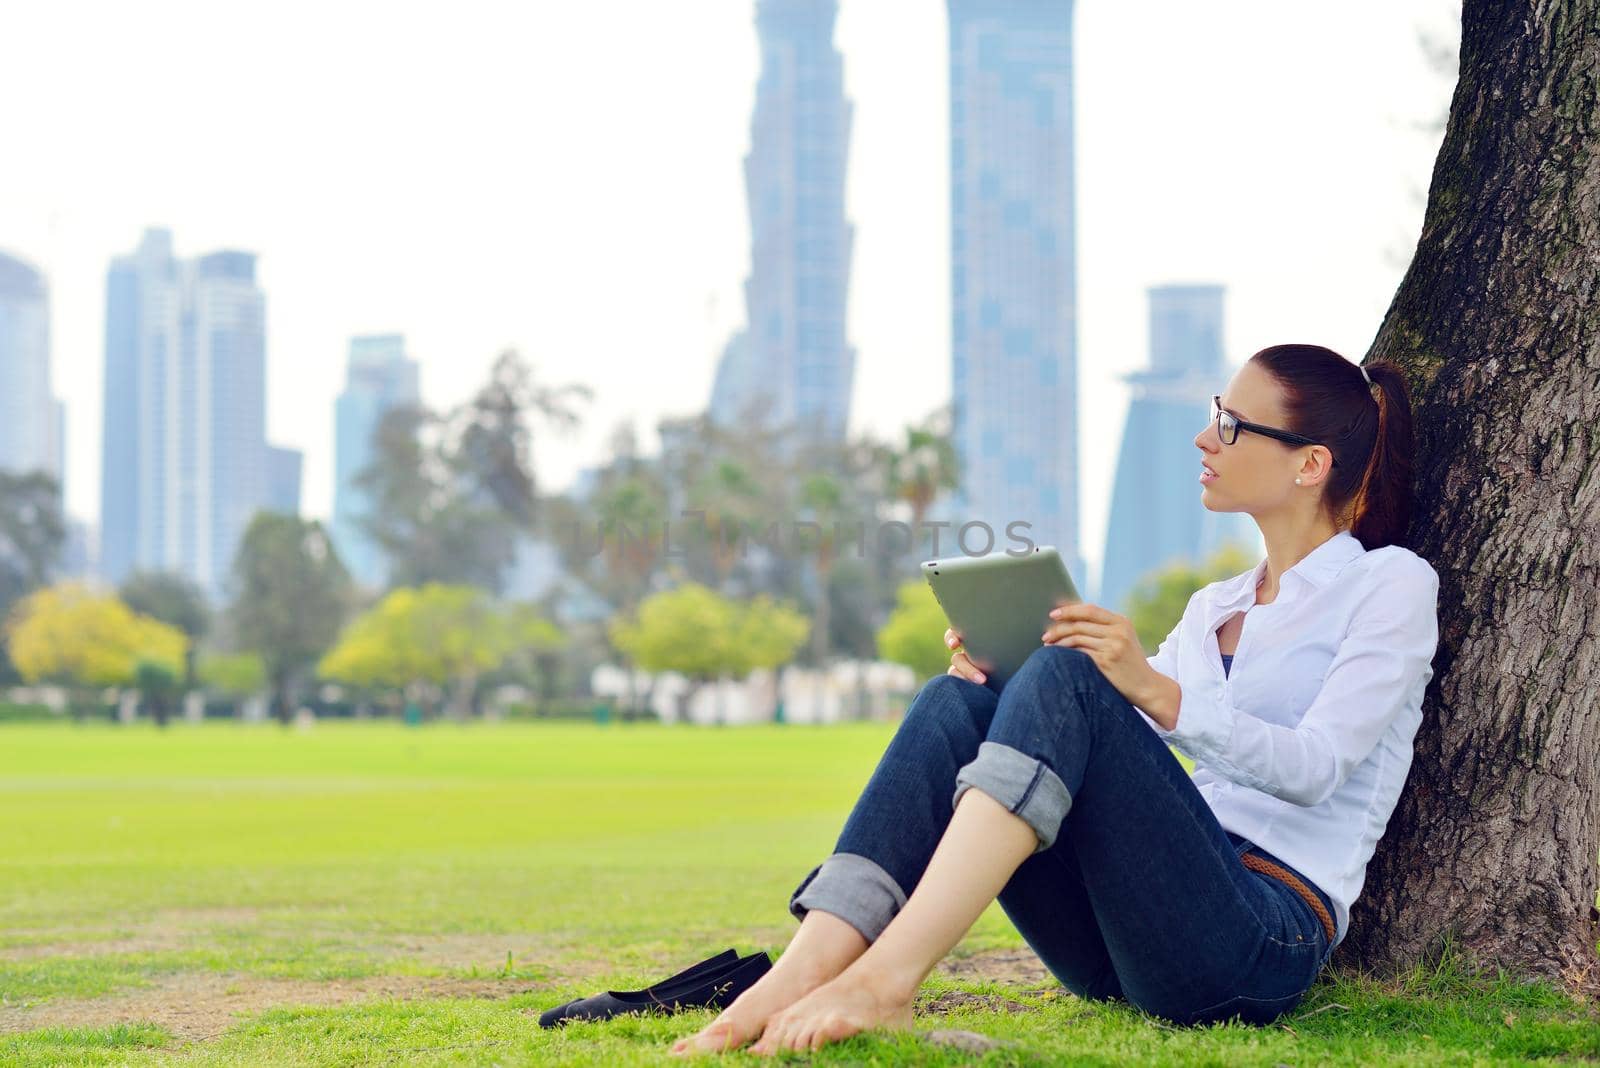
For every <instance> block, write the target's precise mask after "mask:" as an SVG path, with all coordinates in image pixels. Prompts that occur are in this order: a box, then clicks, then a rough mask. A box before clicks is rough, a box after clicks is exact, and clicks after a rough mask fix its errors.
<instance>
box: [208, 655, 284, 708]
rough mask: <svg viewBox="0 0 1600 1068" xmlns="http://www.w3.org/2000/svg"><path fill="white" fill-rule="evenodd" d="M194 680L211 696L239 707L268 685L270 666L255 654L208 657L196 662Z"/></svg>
mask: <svg viewBox="0 0 1600 1068" xmlns="http://www.w3.org/2000/svg"><path fill="white" fill-rule="evenodd" d="M195 678H196V680H197V681H198V682H199V683H200V685H201V686H204V687H205V688H206V690H208V691H209V692H211V693H213V694H216V695H217V696H218V697H221V698H222V699H223V700H225V701H229V702H232V703H234V704H237V703H238V702H240V701H243V700H244V699H245V698H248V697H251V696H253V695H255V694H258V693H260V692H261V691H262V690H263V689H265V688H266V685H267V666H266V664H264V663H263V662H262V660H261V657H259V656H258V655H256V654H255V653H206V654H204V655H202V656H200V657H198V658H197V660H196V663H195Z"/></svg>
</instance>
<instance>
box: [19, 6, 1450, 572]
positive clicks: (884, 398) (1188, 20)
mask: <svg viewBox="0 0 1600 1068" xmlns="http://www.w3.org/2000/svg"><path fill="white" fill-rule="evenodd" d="M0 22H3V25H4V27H5V29H4V32H3V33H0V100H4V101H6V106H5V108H4V112H3V117H0V247H3V248H6V249H7V250H8V251H11V252H13V253H16V254H19V255H21V256H23V257H25V258H27V259H30V260H32V261H33V262H34V263H35V264H37V265H38V266H40V267H41V268H42V269H44V270H45V271H46V272H47V274H48V275H49V277H50V283H51V289H52V301H53V304H52V329H53V341H54V361H55V365H54V379H55V383H56V389H57V392H58V393H59V394H60V395H61V396H62V397H64V399H65V400H66V402H67V406H68V420H69V438H68V507H69V510H70V511H71V512H72V513H73V514H74V515H77V516H80V517H84V518H88V519H91V520H92V519H93V518H94V517H95V516H96V515H97V513H98V510H99V467H100V409H101V399H102V398H101V392H100V391H101V378H102V361H103V342H102V331H103V319H104V301H105V295H104V275H105V268H106V265H107V263H108V261H109V259H110V257H111V256H113V255H115V254H117V253H119V252H123V251H127V250H129V249H131V248H132V247H133V245H134V244H135V243H136V241H137V240H138V237H139V234H140V232H141V230H142V229H143V228H144V227H145V226H147V225H165V226H169V227H171V228H172V229H173V230H174V233H175V238H176V242H177V248H178V253H179V254H180V255H183V256H191V255H195V254H198V253H202V252H206V251H210V250H212V249H215V248H220V247H232V248H243V249H248V250H252V251H255V252H257V253H259V255H260V277H261V281H262V284H263V286H264V288H265V289H266V293H267V315H268V339H267V346H268V365H269V366H268V392H269V397H268V428H269V437H270V438H271V440H272V441H273V442H274V443H276V444H282V445H288V446H293V447H297V448H301V449H304V450H305V452H306V468H305V501H304V503H305V507H306V510H307V511H308V512H309V513H310V514H313V515H322V516H325V515H326V514H327V513H328V512H329V510H330V507H331V503H332V468H333V400H334V397H335V395H336V394H337V393H338V392H339V390H340V388H341V387H342V382H343V369H344V361H345V352H346V345H347V343H348V339H349V337H350V335H352V334H355V333H366V332H391V331H397V332H403V333H404V334H406V336H407V338H408V340H409V343H410V346H411V349H412V352H413V355H415V356H416V357H417V358H418V359H419V360H420V361H421V363H422V389H423V394H424V398H425V400H426V401H428V402H429V403H431V404H434V405H438V406H446V405H450V404H453V403H456V402H457V401H459V400H461V399H463V398H464V397H466V396H467V395H468V394H469V393H470V392H471V391H472V389H473V388H474V387H475V386H476V385H477V384H478V382H479V381H480V380H481V378H482V377H483V375H484V373H485V371H486V369H487V367H488V365H489V363H490V362H491V361H492V359H493V357H494V356H495V355H496V353H497V352H498V351H499V350H500V349H502V348H504V347H506V346H516V347H518V348H520V349H522V350H523V351H524V352H525V353H527V354H528V355H529V356H530V357H531V358H532V359H533V360H534V362H535V364H536V367H537V369H538V370H539V372H540V373H541V374H542V375H543V376H544V377H545V378H546V379H547V380H550V381H583V382H588V383H589V384H591V385H592V386H594V387H595V388H596V390H597V394H598V396H597V402H596V403H595V404H594V405H593V406H592V407H591V409H590V417H589V418H588V420H587V423H586V425H585V428H584V430H583V431H582V432H581V434H579V435H578V436H576V437H574V438H572V439H570V440H566V441H557V440H547V441H544V442H542V443H541V444H540V445H539V447H538V454H537V459H536V464H537V470H538V474H539V477H540V479H541V481H542V482H543V484H544V485H545V486H546V487H547V488H558V487H561V486H563V485H565V484H566V483H567V482H568V481H569V480H570V479H571V477H572V476H573V474H575V473H576V471H577V470H578V469H579V468H581V467H583V466H587V465H589V464H592V463H594V462H597V461H598V460H599V459H601V458H602V456H603V454H604V442H605V441H606V439H607V438H608V437H609V434H610V432H611V430H612V428H614V427H615V425H616V424H617V423H618V422H619V421H622V420H632V421H634V422H635V424H636V426H637V427H638V430H639V436H640V441H641V443H643V445H644V447H645V449H646V450H647V451H652V452H653V451H654V450H655V447H656V437H655V434H654V422H655V419H656V418H657V417H659V416H661V415H663V414H684V413H688V412H692V411H696V410H699V409H700V408H702V407H703V406H704V404H705V402H706V400H707V398H708V397H709V394H710V387H711V380H712V374H713V371H714V368H715V364H716V358H717V356H718V354H719V353H720V351H721V347H722V343H723V341H724V340H725V339H726V337H727V336H728V334H729V333H730V332H731V331H732V330H734V329H735V328H736V327H737V326H738V325H739V323H740V322H741V321H742V318H743V314H744V309H743V297H742V291H741V286H742V282H743V279H744V276H745V273H746V269H747V263H748V258H749V256H748V247H747V246H748V226H747V222H746V217H745V199H744V188H743V175H742V160H743V156H744V153H745V150H746V148H747V146H748V144H749V129H750V112H751V107H752V104H753V99H754V89H755V78H756V73H757V71H756V65H757V51H756V38H755V28H754V4H753V0H692V2H685V3H673V4H668V3H662V2H660V0H584V2H583V3H578V4H572V3H555V2H549V0H546V2H541V3H520V2H507V3H501V4H492V3H483V2H460V0H458V2H457V3H454V4H451V5H449V6H448V7H446V6H443V5H437V4H420V3H411V2H398V0H385V2H382V3H369V2H361V3H356V2H339V3H328V2H326V0H324V2H320V3H306V2H302V0H293V2H288V0H277V2H273V3H270V4H268V3H257V4H239V3H222V2H218V0H199V2H190V0H145V2H143V3H139V4H128V3H105V4H93V3H86V2H83V0H52V2H51V3H27V2H25V0H0ZM1419 26H1422V27H1427V28H1430V29H1432V30H1433V31H1435V32H1436V33H1437V34H1439V35H1442V36H1443V37H1444V38H1445V39H1447V40H1449V39H1452V38H1453V35H1454V33H1455V25H1454V20H1453V16H1452V9H1451V7H1450V5H1449V4H1448V2H1447V0H1351V2H1348V3H1343V4H1335V5H1330V4H1312V3H1284V2H1282V0H1219V2H1215V3H1206V4H1197V3H1194V2H1193V0H1143V2H1140V3H1128V2H1119V0H1081V2H1080V4H1079V10H1078V13H1077V17H1076V30H1077V70H1076V89H1077V118H1078V145H1077V155H1078V168H1079V171H1078V174H1079V188H1078V219H1079V234H1078V276H1079V293H1078V303H1079V320H1080V328H1079V335H1078V342H1079V357H1078V359H1079V367H1078V381H1079V388H1080V414H1081V417H1082V422H1081V425H1080V429H1079V434H1080V444H1081V453H1082V457H1083V470H1082V479H1083V485H1082V488H1081V491H1080V502H1081V508H1082V521H1083V528H1082V531H1081V534H1080V537H1081V539H1082V549H1083V552H1084V555H1085V556H1087V557H1088V558H1089V560H1090V561H1091V564H1092V565H1093V566H1094V568H1095V569H1096V571H1097V570H1098V562H1099V558H1100V555H1101V548H1102V544H1103V541H1104V537H1105V522H1106V513H1107V509H1108V507H1109V496H1110V486H1111V478H1112V473H1113V468H1114V465H1115V461H1116V455H1115V453H1116V444H1117V441H1118V437H1119V435H1120V432H1121V427H1122V421H1123V418H1124V414H1125V411H1126V400H1127V391H1126V389H1125V387H1124V386H1122V385H1121V383H1120V382H1119V375H1121V374H1122V373H1124V372H1125V371H1128V370H1131V369H1134V368H1135V367H1137V366H1140V365H1142V364H1143V363H1144V361H1145V359H1146V324H1145V295H1144V288H1145V287H1146V286H1148V285H1152V284H1158V283H1163V282H1172V281H1218V282H1222V283H1225V284H1226V285H1227V286H1228V287H1229V294H1228V330H1227V341H1228V349H1229V356H1230V359H1231V360H1232V361H1234V362H1238V361H1241V360H1243V359H1244V358H1246V357H1247V356H1248V355H1249V354H1250V353H1251V352H1254V351H1255V350H1256V349H1259V348H1261V347H1263V346H1265V345H1268V344H1274V343H1278V342H1284V341H1311V342H1316V343H1320V344H1325V345H1329V346H1331V347H1333V348H1335V349H1338V350H1339V351H1341V352H1343V353H1344V354H1345V355H1346V356H1348V357H1350V358H1352V359H1358V358H1360V356H1361V355H1363V354H1364V352H1365V350H1366V347H1367V345H1368V343H1369V342H1370V341H1371V338H1372V336H1373V334H1374V332H1375V331H1376V329H1377V326H1378V323H1379V321H1380V319H1381V318H1382V315H1383V313H1384V311H1385V309H1386V308H1387V306H1388V303H1389V299H1390V298H1391V296H1392V295H1393V292H1394V288H1395V285H1396V284H1397V283H1398V281H1399V278H1400V275H1401V273H1402V271H1403V266H1404V262H1405V260H1406V259H1407V258H1409V254H1410V250H1411V248H1412V246H1413V244H1414V241H1415V238H1416V234H1417V231H1418V229H1419V227H1420V224H1421V214H1422V199H1421V197H1422V194H1423V192H1424V191H1425V190H1426V188H1427V181H1428V175H1429V172H1430V170H1431V167H1432V161H1433V154H1434V152H1435V150H1436V147H1437V135H1434V134H1429V133H1426V132H1423V131H1420V130H1418V129H1417V128H1416V124H1418V123H1425V122H1426V121H1427V120H1429V119H1431V118H1433V117H1434V116H1435V115H1438V114H1442V112H1443V109H1444V107H1445V106H1446V104H1447V102H1448V98H1449V92H1450V88H1451V87H1450V86H1449V84H1448V83H1446V82H1445V81H1443V80H1442V79H1441V77H1440V76H1439V75H1438V74H1437V73H1435V72H1433V71H1431V70H1430V69H1429V68H1428V65H1427V63H1426V60H1425V58H1424V55H1423V52H1422V50H1421V49H1420V48H1419V46H1418V43H1417V30H1418V27H1419ZM837 40H838V42H839V45H840V47H841V49H842V51H843V53H844V57H845V77H846V88H847V92H848V93H849V95H850V96H851V97H852V98H853V100H854V101H855V108H856V125H855V131H854V138H853V141H852V144H851V148H850V178H849V188H848V198H847V199H848V210H849V214H850V217H851V219H852V221H853V222H854V223H855V226H856V230H857V246H856V259H855V264H854V272H853V277H852V287H851V294H850V316H849V328H850V336H851V339H852V341H853V342H854V343H855V345H856V346H857V348H858V350H859V357H858V363H857V373H856V384H855V396H854V398H853V415H852V423H853V426H854V428H855V429H858V430H859V429H871V430H873V431H875V432H877V433H879V434H880V435H888V434H892V433H895V432H896V431H897V429H898V428H899V427H900V426H902V425H904V424H905V423H906V422H908V421H911V420H914V419H917V418H920V417H921V416H922V415H924V414H925V413H926V412H927V411H929V410H931V409H932V408H934V407H936V406H937V405H939V404H942V403H944V402H945V401H946V400H948V397H949V388H950V387H949V382H950V371H949V360H950V355H949V248H948V245H949V224H948V211H949V176H948V168H947V158H948V141H947V132H946V124H945V120H946V115H947V108H948V87H947V84H946V77H947V72H946V66H945V60H946V55H945V47H946V29H945V19H944V5H943V3H942V2H940V0H842V3H841V10H840V18H839V24H838V33H837ZM1221 386H1222V383H1220V382H1219V383H1218V388H1219V389H1220V387H1221ZM1197 403H1199V402H1198V401H1197ZM1195 429H1196V430H1197V431H1198V430H1199V427H1198V426H1197V427H1196V428H1195ZM1195 493H1196V507H1199V503H1198V498H1199V487H1198V485H1197V486H1196V490H1195Z"/></svg>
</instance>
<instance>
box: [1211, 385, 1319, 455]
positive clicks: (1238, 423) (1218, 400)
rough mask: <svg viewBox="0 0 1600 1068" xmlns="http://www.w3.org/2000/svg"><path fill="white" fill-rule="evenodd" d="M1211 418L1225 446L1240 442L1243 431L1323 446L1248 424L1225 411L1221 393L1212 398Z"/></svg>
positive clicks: (1274, 429) (1296, 443)
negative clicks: (1240, 433) (1240, 434)
mask: <svg viewBox="0 0 1600 1068" xmlns="http://www.w3.org/2000/svg"><path fill="white" fill-rule="evenodd" d="M1211 418H1212V421H1214V422H1215V423H1216V424H1217V437H1219V438H1221V439H1222V443H1223V444H1224V445H1232V444H1233V443H1234V442H1235V441H1238V440H1239V431H1241V430H1248V431H1251V432H1252V433H1255V434H1262V435H1264V436H1266V437H1269V438H1277V439H1278V440H1279V441H1287V442H1288V443H1289V444H1290V445H1320V444H1322V443H1321V442H1320V441H1312V440H1311V439H1310V438H1308V437H1304V436H1302V435H1300V434H1293V433H1290V432H1289V431H1287V430H1279V429H1278V428H1277V427H1270V426H1262V425H1261V424H1260V423H1251V422H1246V421H1245V420H1243V419H1240V418H1239V417H1238V416H1236V415H1234V414H1233V413H1231V412H1228V411H1225V410H1223V407H1222V394H1220V393H1218V394H1216V395H1215V396H1213V397H1212V398H1211ZM1329 456H1330V457H1331V460H1330V462H1331V463H1332V465H1333V466H1334V467H1338V466H1339V460H1338V458H1337V457H1333V455H1332V453H1331V452H1330V453H1329Z"/></svg>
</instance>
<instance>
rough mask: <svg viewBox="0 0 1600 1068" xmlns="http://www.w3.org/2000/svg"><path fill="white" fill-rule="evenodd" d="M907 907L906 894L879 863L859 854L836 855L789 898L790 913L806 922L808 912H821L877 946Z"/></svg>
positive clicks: (822, 864) (805, 879)
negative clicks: (818, 910) (814, 910)
mask: <svg viewBox="0 0 1600 1068" xmlns="http://www.w3.org/2000/svg"><path fill="white" fill-rule="evenodd" d="M905 903H906V895H905V891H904V890H902V889H900V884H899V883H897V882H895V881H894V877H893V876H891V875H890V874H889V873H888V872H886V871H884V870H883V868H881V867H880V866H879V865H878V864H877V863H876V862H874V861H871V860H868V859H867V858H866V857H863V856H860V855H858V854H856V853H835V854H833V855H832V856H831V857H829V858H828V859H827V860H824V861H823V862H822V863H821V864H819V865H817V866H816V867H815V868H812V869H811V873H810V874H809V875H807V876H806V877H805V878H804V879H803V880H801V882H800V885H799V886H798V887H796V888H795V892H794V893H793V894H792V895H790V897H789V913H790V915H792V916H794V918H795V919H797V920H803V919H805V915H806V913H807V912H809V911H811V910H812V909H821V910H822V911H823V912H828V913H832V914H833V915H835V916H837V917H839V918H840V919H841V920H843V921H844V922H846V923H848V924H849V925H850V926H851V927H854V928H855V929H856V930H857V931H860V932H861V935H862V937H863V938H865V939H866V940H867V941H868V942H875V941H877V939H878V936H879V935H880V934H882V933H883V929H884V928H885V927H887V926H889V921H890V920H892V919H894V917H895V913H897V912H899V911H900V909H901V908H902V907H904V906H905Z"/></svg>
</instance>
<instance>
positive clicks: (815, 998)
mask: <svg viewBox="0 0 1600 1068" xmlns="http://www.w3.org/2000/svg"><path fill="white" fill-rule="evenodd" d="M890 989H891V988H890V987H889V986H888V985H887V984H881V983H875V982H873V981H872V979H871V977H870V976H869V975H867V974H866V973H864V972H861V971H860V970H859V969H847V970H846V971H845V972H844V973H843V974H842V975H840V976H839V977H838V978H837V979H834V980H833V981H832V982H829V983H825V984H823V985H822V986H819V987H817V989H815V990H813V991H812V992H811V993H810V994H807V995H806V996H805V997H803V998H801V999H800V1000H799V1001H796V1002H795V1003H794V1004H793V1005H790V1006H789V1007H788V1008H787V1009H784V1010H782V1011H781V1012H776V1013H774V1014H773V1015H772V1018H771V1019H770V1020H768V1021H767V1027H766V1030H765V1031H764V1032H762V1035H761V1041H759V1042H757V1043H756V1044H755V1045H753V1046H751V1047H750V1052H752V1053H761V1054H767V1053H777V1052H779V1051H780V1050H786V1049H792V1050H814V1049H820V1048H821V1047H822V1046H825V1045H827V1044H828V1043H829V1042H838V1041H839V1040H840V1039H845V1038H849V1037H850V1036H851V1035H854V1034H859V1033H860V1032H862V1031H870V1030H874V1029H884V1030H897V1031H904V1030H909V1029H910V1027H911V998H910V997H901V996H900V995H899V994H897V993H895V994H892V993H889V990H890Z"/></svg>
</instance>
